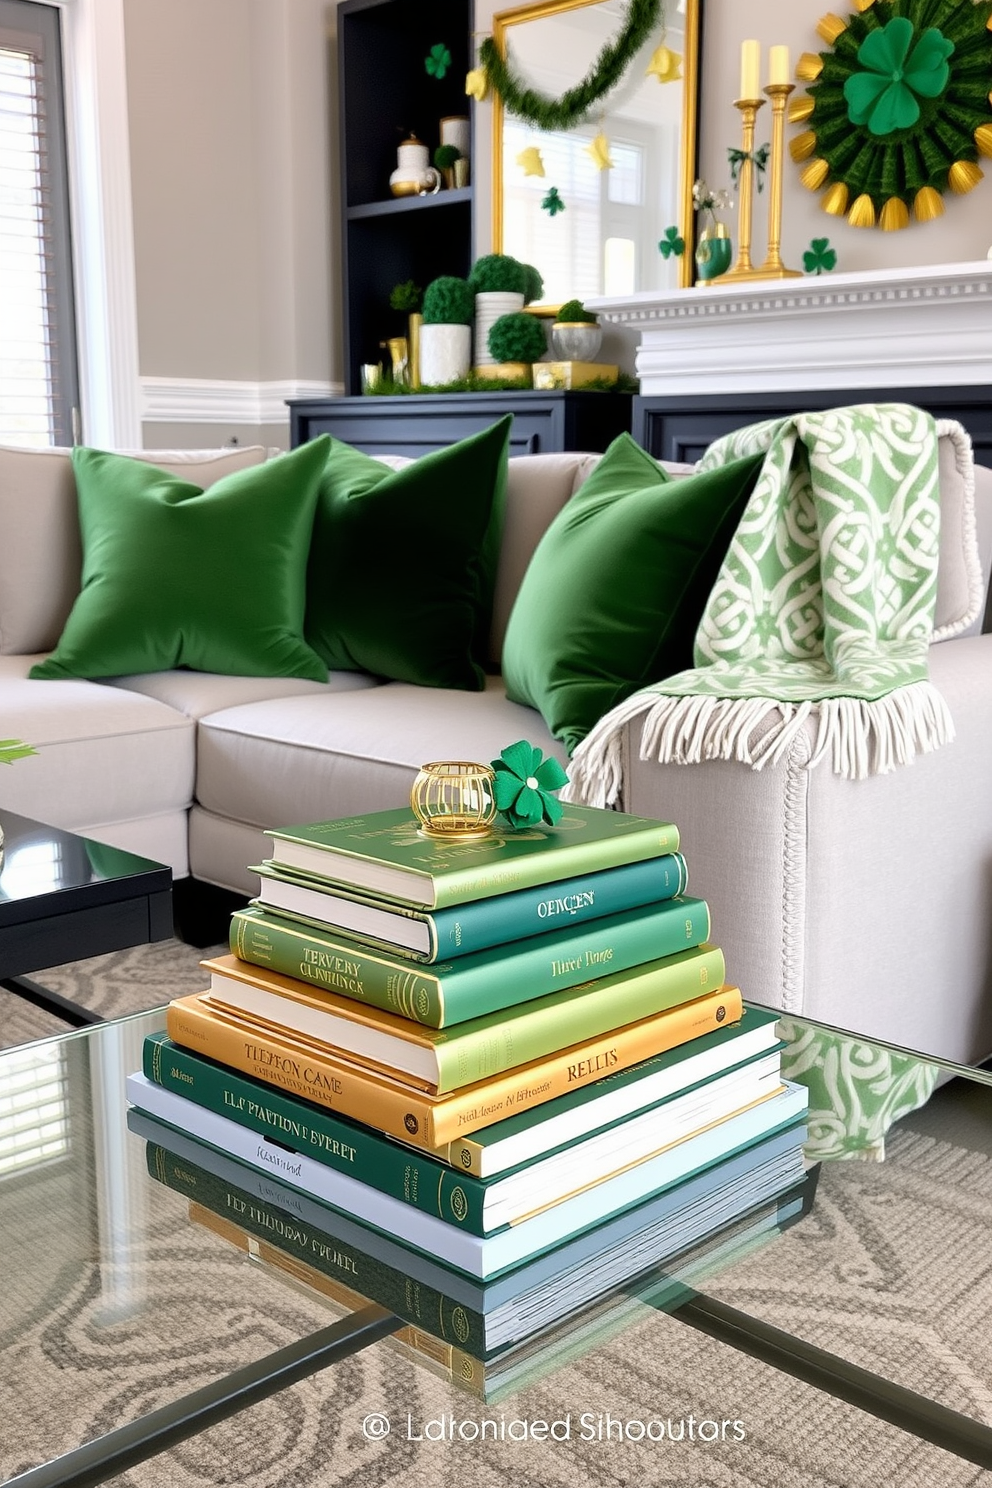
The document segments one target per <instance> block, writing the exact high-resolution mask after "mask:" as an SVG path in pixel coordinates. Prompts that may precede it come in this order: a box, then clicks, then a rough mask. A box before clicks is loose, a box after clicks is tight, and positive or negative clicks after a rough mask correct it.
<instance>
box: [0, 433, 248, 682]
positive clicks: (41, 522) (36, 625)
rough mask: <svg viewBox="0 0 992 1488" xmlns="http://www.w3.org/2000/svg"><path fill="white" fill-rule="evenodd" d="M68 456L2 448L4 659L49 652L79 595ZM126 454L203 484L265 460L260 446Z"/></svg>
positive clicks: (0, 616)
mask: <svg viewBox="0 0 992 1488" xmlns="http://www.w3.org/2000/svg"><path fill="white" fill-rule="evenodd" d="M71 453H72V452H71V450H68V449H18V448H15V447H11V446H0V654H7V655H15V656H26V655H28V654H29V653H31V652H37V651H50V650H51V649H52V647H53V646H54V645H55V643H56V641H57V640H58V638H59V636H60V635H61V634H62V629H63V627H64V625H65V622H66V620H67V618H68V615H69V611H70V610H71V609H72V605H73V601H74V600H75V598H76V595H77V594H78V593H79V585H80V568H81V565H82V549H81V546H80V541H79V515H78V511H77V507H76V481H75V477H74V475H73V473H72V461H71V458H70V457H71ZM125 453H128V454H130V455H131V456H132V457H133V458H134V459H137V460H147V461H148V462H149V463H150V464H153V465H158V466H160V467H161V468H162V469H164V470H173V471H175V472H176V473H177V474H181V475H183V476H184V477H185V479H187V480H191V481H194V482H195V483H196V484H197V485H199V486H203V487H206V486H210V485H213V483H214V481H216V480H220V478H221V477H222V476H224V475H230V474H231V473H232V472H233V471H235V470H246V469H248V468H249V467H250V466H253V465H260V464H262V462H263V461H264V460H265V458H266V451H265V449H264V448H263V446H262V445H247V446H245V448H243V449H225V450H129V451H125Z"/></svg>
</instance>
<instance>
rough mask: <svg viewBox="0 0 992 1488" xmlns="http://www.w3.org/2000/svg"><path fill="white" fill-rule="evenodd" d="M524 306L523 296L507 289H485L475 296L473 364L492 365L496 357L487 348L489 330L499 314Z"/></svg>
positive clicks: (509, 313) (509, 312) (511, 311)
mask: <svg viewBox="0 0 992 1488" xmlns="http://www.w3.org/2000/svg"><path fill="white" fill-rule="evenodd" d="M523 308H524V297H523V295H522V294H516V293H514V292H512V291H510V290H507V289H486V290H483V291H482V293H481V294H477V295H476V297H475V365H476V366H477V367H492V366H494V365H495V363H496V358H495V357H494V356H493V354H492V352H491V351H490V350H489V332H490V331H491V330H492V328H493V326H494V325H495V324H496V322H497V321H498V320H499V318H500V316H501V315H511V314H512V313H513V311H514V310H522V309H523Z"/></svg>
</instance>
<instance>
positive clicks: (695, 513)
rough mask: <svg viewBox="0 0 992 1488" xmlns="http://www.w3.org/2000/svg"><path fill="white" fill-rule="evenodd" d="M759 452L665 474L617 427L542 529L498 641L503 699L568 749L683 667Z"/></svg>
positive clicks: (750, 484)
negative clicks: (534, 717) (529, 710)
mask: <svg viewBox="0 0 992 1488" xmlns="http://www.w3.org/2000/svg"><path fill="white" fill-rule="evenodd" d="M763 458H764V456H763V455H760V454H759V455H754V456H749V457H748V458H746V459H743V460H736V461H734V463H733V464H731V465H725V466H722V467H721V468H720V469H719V470H712V471H707V472H706V474H704V475H690V476H686V477H684V478H680V479H672V478H671V477H669V476H668V475H666V474H665V472H664V471H663V470H662V469H661V468H660V467H659V466H658V464H657V463H656V462H655V461H654V460H652V458H651V456H650V455H649V454H647V452H646V451H645V450H643V449H641V447H640V446H639V445H638V444H636V443H635V442H634V440H633V439H632V438H631V437H630V435H629V434H621V435H620V437H619V438H618V439H615V440H614V441H613V443H612V444H611V445H610V447H609V449H608V450H607V451H606V454H605V455H604V456H603V458H602V460H600V462H599V464H598V465H597V466H596V468H595V470H594V471H593V472H592V474H591V475H590V476H589V479H588V480H587V481H586V482H585V483H584V484H583V485H582V486H580V487H579V489H578V491H576V493H575V495H574V496H573V497H572V498H571V500H570V501H569V502H567V503H566V505H565V506H564V507H563V508H562V510H561V511H560V512H559V513H558V515H557V517H556V518H555V519H554V521H553V522H552V523H551V526H550V527H549V528H548V530H547V531H546V532H545V534H544V536H543V537H542V538H541V541H540V542H539V543H538V545H537V549H536V551H535V553H534V556H533V558H532V559H531V561H530V564H529V566H528V568H527V572H526V573H525V575H524V580H523V583H522V584H521V586H520V592H519V594H518V595H517V599H516V602H515V604H514V606H513V610H512V611H511V614H510V620H509V624H508V626H507V631H506V641H505V643H504V646H503V676H504V678H505V680H506V690H507V696H508V697H510V698H511V699H512V700H513V701H514V702H517V703H529V704H530V705H531V706H532V707H534V708H537V709H538V711H539V712H540V713H541V714H542V715H543V717H544V721H545V722H546V723H547V725H548V727H549V729H550V730H551V732H552V733H553V734H554V735H555V737H556V738H558V739H560V740H561V741H562V742H563V743H564V745H565V746H566V748H567V749H568V751H569V753H570V754H571V753H572V751H573V750H574V749H575V747H576V745H577V744H578V743H579V742H580V741H581V740H582V739H583V738H584V737H585V735H586V734H587V733H588V732H589V730H590V729H591V728H592V727H593V725H594V724H595V723H597V722H598V721H599V719H600V718H602V716H603V714H604V713H608V712H609V710H610V709H611V708H613V707H615V706H616V704H617V703H619V702H622V701H623V699H624V698H626V697H629V696H630V694H631V693H632V692H636V690H637V689H638V688H639V687H643V686H645V685H646V684H647V683H649V682H657V681H659V680H660V679H661V678H663V677H670V676H672V674H673V673H674V672H678V671H681V670H682V668H683V667H687V666H691V665H692V648H693V641H694V639H695V634H696V628H697V626H698V624H699V621H700V618H701V616H702V613H703V609H704V608H705V605H706V601H707V599H708V598H709V593H710V590H711V589H712V587H713V584H714V581H715V579H716V576H717V573H718V571H719V568H720V564H721V562H722V561H723V558H724V555H725V553H726V551H727V547H728V545H729V543H730V539H731V537H732V536H733V534H734V532H735V530H736V528H737V524H738V521H739V520H740V517H741V514H742V512H743V511H744V507H745V506H746V504H747V500H748V497H749V496H750V494H751V490H752V488H753V486H754V483H755V481H756V479H757V475H758V471H759V470H760V468H761V463H762V460H763Z"/></svg>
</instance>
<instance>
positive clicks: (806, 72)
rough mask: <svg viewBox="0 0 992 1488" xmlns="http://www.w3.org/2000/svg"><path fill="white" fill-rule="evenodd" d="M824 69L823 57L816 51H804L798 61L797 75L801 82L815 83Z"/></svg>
mask: <svg viewBox="0 0 992 1488" xmlns="http://www.w3.org/2000/svg"><path fill="white" fill-rule="evenodd" d="M822 71H823V58H822V57H818V56H817V55H816V53H815V52H803V54H802V56H801V57H800V58H799V61H798V62H797V63H796V77H797V78H798V79H799V81H800V82H801V83H815V82H816V80H817V78H818V77H819V76H820V73H821V72H822Z"/></svg>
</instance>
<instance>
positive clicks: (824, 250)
mask: <svg viewBox="0 0 992 1488" xmlns="http://www.w3.org/2000/svg"><path fill="white" fill-rule="evenodd" d="M836 263H837V255H836V253H835V252H834V250H833V249H832V248H831V246H830V239H829V238H814V239H813V241H812V242H811V243H810V245H809V247H808V248H807V250H806V252H805V253H804V254H803V268H804V269H805V270H806V272H807V274H822V273H824V272H827V273H829V272H830V270H831V269H832V268H834V267H835V266H836Z"/></svg>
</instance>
